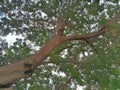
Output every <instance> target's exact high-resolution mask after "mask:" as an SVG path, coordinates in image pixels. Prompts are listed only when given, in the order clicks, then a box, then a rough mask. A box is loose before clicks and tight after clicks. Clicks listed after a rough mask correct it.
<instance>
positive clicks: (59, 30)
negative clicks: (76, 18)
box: [55, 18, 70, 36]
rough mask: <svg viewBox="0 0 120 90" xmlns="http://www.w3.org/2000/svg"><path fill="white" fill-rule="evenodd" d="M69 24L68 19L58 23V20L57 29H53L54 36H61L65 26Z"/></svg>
mask: <svg viewBox="0 0 120 90" xmlns="http://www.w3.org/2000/svg"><path fill="white" fill-rule="evenodd" d="M69 22H70V21H69V18H67V19H66V20H60V21H59V19H58V24H57V27H56V28H55V31H56V34H57V35H59V36H63V33H64V30H65V26H67V25H68V24H69Z"/></svg>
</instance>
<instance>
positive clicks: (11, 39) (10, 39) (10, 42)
mask: <svg viewBox="0 0 120 90" xmlns="http://www.w3.org/2000/svg"><path fill="white" fill-rule="evenodd" d="M16 38H21V39H24V37H23V36H22V35H16V34H15V33H10V34H8V35H7V36H5V37H3V39H5V40H6V41H7V42H8V47H10V46H11V45H13V43H14V42H16Z"/></svg>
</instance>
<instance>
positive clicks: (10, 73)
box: [0, 13, 120, 88]
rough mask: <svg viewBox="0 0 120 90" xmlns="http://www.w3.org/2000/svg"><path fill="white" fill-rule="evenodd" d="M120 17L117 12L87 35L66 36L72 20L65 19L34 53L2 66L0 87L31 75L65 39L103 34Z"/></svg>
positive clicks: (0, 69) (94, 36) (86, 37)
mask: <svg viewBox="0 0 120 90" xmlns="http://www.w3.org/2000/svg"><path fill="white" fill-rule="evenodd" d="M119 18H120V13H118V14H116V16H114V17H113V18H111V19H110V20H109V21H108V22H107V23H106V24H105V25H104V26H103V28H101V29H100V30H98V31H96V32H92V33H88V34H85V35H70V36H64V30H65V26H67V25H68V24H69V23H70V21H69V19H66V20H64V21H63V22H62V23H60V25H58V26H57V27H56V28H55V29H56V31H57V33H56V35H55V36H54V37H53V38H52V39H50V40H49V41H48V42H46V43H45V45H44V46H43V47H42V48H41V49H40V50H39V51H38V52H36V53H35V54H34V55H31V56H29V57H27V58H25V59H23V60H20V61H17V62H14V63H11V64H9V65H5V66H2V67H0V88H5V87H10V86H11V85H12V84H14V83H16V82H17V81H19V80H21V79H22V78H27V77H30V76H31V74H32V73H33V71H34V70H35V69H37V66H38V65H41V64H42V62H43V61H44V59H45V58H46V57H47V56H48V55H49V54H50V52H51V51H52V50H53V49H54V48H56V47H57V46H58V45H60V44H62V43H63V42H65V41H70V40H87V39H90V38H96V37H98V36H99V35H103V34H105V33H106V32H109V26H110V25H112V24H113V23H115V22H117V20H119Z"/></svg>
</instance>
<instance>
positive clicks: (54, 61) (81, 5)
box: [0, 0, 120, 90]
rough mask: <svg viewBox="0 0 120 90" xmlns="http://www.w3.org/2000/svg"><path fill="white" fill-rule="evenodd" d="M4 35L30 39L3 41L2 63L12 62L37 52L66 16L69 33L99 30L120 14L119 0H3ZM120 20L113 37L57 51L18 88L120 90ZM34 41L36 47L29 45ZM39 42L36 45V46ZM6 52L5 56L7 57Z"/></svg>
mask: <svg viewBox="0 0 120 90" xmlns="http://www.w3.org/2000/svg"><path fill="white" fill-rule="evenodd" d="M0 3H1V4H0V10H1V12H4V13H5V17H3V18H1V20H0V35H1V37H2V36H6V35H8V34H9V33H15V34H16V35H22V36H23V37H24V39H16V42H14V43H13V45H11V46H10V47H8V43H7V42H6V41H5V40H2V38H1V39H0V41H1V43H0V57H1V59H0V65H1V66H3V65H5V64H9V63H11V62H13V59H14V60H15V61H16V60H20V59H22V58H25V57H26V56H29V55H31V54H33V53H35V52H36V49H34V48H35V47H36V46H40V47H42V46H43V45H44V44H45V42H47V41H48V40H49V39H50V38H52V37H54V35H55V30H54V28H55V26H56V24H57V23H58V20H59V19H60V18H61V17H62V18H63V19H65V18H70V20H71V23H70V24H69V25H68V26H67V27H66V28H65V29H66V30H65V32H64V33H65V35H71V34H86V33H89V32H94V31H97V30H99V29H100V28H101V27H102V26H104V25H105V23H106V22H107V21H108V20H109V19H110V18H111V17H113V16H115V15H116V13H117V12H119V11H120V10H119V8H120V5H119V3H120V1H119V0H112V1H109V0H104V2H102V0H1V1H0ZM119 24H120V22H116V23H115V24H113V25H112V26H110V27H109V31H110V32H108V33H106V34H105V35H102V36H100V37H98V38H94V39H91V40H90V41H91V43H92V44H93V47H94V48H93V47H91V46H90V45H88V44H87V43H86V42H85V41H79V40H78V41H70V42H65V43H63V44H62V45H60V46H58V47H57V48H55V50H54V51H52V52H51V54H50V55H49V56H48V57H47V59H46V60H45V61H44V63H43V64H42V65H40V66H39V67H38V69H37V70H36V71H35V73H34V74H33V75H32V77H31V78H28V79H23V80H21V81H20V82H18V83H17V84H16V85H14V87H15V89H16V90H23V89H24V90H25V89H27V88H28V89H29V90H73V89H76V88H77V85H81V86H85V90H95V88H97V89H99V90H117V89H120V67H119V65H120V61H119V59H120V54H119V51H120V44H119V41H120V40H119V39H120V36H119V34H120V25H119ZM28 42H30V43H28ZM31 44H33V45H31ZM3 52H4V53H3Z"/></svg>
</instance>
